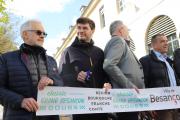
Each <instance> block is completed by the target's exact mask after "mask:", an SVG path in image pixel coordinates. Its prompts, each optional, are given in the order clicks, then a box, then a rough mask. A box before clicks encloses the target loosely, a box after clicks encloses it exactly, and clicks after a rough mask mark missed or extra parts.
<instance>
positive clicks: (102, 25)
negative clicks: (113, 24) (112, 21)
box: [99, 5, 105, 28]
mask: <svg viewBox="0 0 180 120" xmlns="http://www.w3.org/2000/svg"><path fill="white" fill-rule="evenodd" d="M99 16H100V24H101V28H104V27H105V15H104V5H103V6H102V7H101V8H100V9H99Z"/></svg>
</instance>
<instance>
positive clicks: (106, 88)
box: [103, 83, 112, 92]
mask: <svg viewBox="0 0 180 120" xmlns="http://www.w3.org/2000/svg"><path fill="white" fill-rule="evenodd" d="M103 88H105V92H107V91H108V90H109V89H112V86H111V84H110V83H104V86H103Z"/></svg>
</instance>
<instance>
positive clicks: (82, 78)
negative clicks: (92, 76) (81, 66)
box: [77, 71, 87, 83]
mask: <svg viewBox="0 0 180 120" xmlns="http://www.w3.org/2000/svg"><path fill="white" fill-rule="evenodd" d="M86 76H87V73H86V72H84V71H81V72H79V74H78V76H77V80H78V81H80V82H83V83H85V80H86Z"/></svg>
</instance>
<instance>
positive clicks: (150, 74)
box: [139, 51, 179, 88]
mask: <svg viewBox="0 0 180 120" xmlns="http://www.w3.org/2000/svg"><path fill="white" fill-rule="evenodd" d="M166 60H167V61H168V62H169V64H170V65H171V66H172V65H173V61H172V60H171V59H170V58H167V59H166ZM139 61H140V62H141V64H142V66H143V71H144V81H145V86H146V88H155V87H169V86H170V80H169V76H168V71H167V67H166V63H165V62H162V61H160V60H159V59H158V58H157V57H156V55H155V53H154V52H153V51H151V53H150V54H149V55H146V56H144V57H142V58H141V59H140V60H139ZM175 77H176V75H175ZM176 82H177V85H179V79H176Z"/></svg>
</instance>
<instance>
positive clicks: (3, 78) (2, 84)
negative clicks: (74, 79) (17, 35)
mask: <svg viewBox="0 0 180 120" xmlns="http://www.w3.org/2000/svg"><path fill="white" fill-rule="evenodd" d="M46 36H47V34H46V32H45V31H44V27H43V25H42V24H41V22H40V21H38V20H29V21H27V22H25V23H24V24H23V25H22V26H21V37H22V39H23V41H24V43H23V44H22V45H21V46H20V49H19V50H16V51H12V52H8V53H5V54H2V55H1V56H0V91H1V92H0V104H2V105H3V106H4V111H3V120H59V117H58V116H41V117H38V116H36V111H37V110H38V109H39V106H38V103H37V101H36V99H37V91H38V89H39V90H43V89H44V87H46V86H48V85H54V86H62V85H63V83H62V81H61V79H60V78H59V74H58V70H57V64H56V61H55V60H54V59H53V58H52V57H50V56H48V55H47V54H46V50H45V49H44V48H43V43H44V38H45V37H46Z"/></svg>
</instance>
